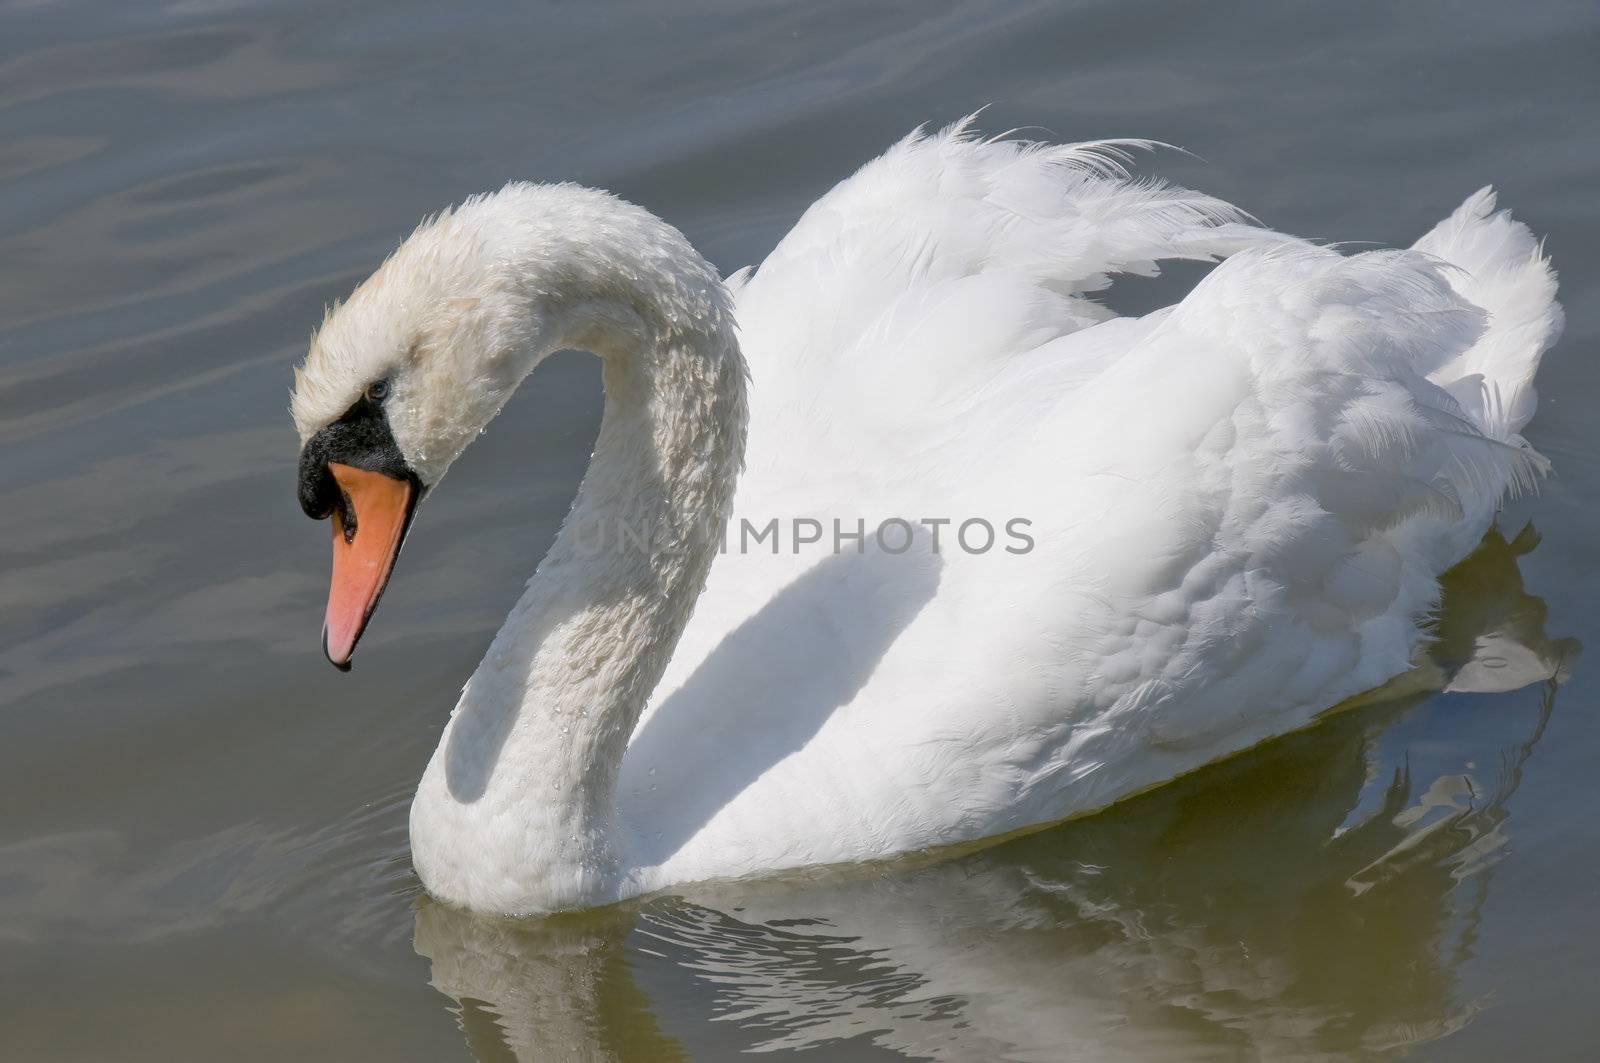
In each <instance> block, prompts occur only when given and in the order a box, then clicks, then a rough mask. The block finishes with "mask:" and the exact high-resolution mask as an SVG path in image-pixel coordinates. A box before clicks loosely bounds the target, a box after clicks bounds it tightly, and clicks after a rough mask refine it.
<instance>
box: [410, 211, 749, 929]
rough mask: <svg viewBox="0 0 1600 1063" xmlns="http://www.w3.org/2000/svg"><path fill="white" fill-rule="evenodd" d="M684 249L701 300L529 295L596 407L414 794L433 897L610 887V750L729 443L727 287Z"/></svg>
mask: <svg viewBox="0 0 1600 1063" xmlns="http://www.w3.org/2000/svg"><path fill="white" fill-rule="evenodd" d="M658 224H659V223H658ZM663 228H666V227H665V226H663ZM669 231H670V230H669ZM673 235H676V233H675V231H674V232H673ZM678 239H679V240H681V239H682V238H681V237H679V238H678ZM684 247H685V248H686V247H687V244H684ZM688 254H689V255H693V256H694V258H693V263H694V264H698V266H699V267H701V268H703V270H704V271H705V274H706V275H708V276H709V277H710V278H711V283H712V284H714V285H715V291H714V292H708V293H706V294H707V295H708V296H709V302H708V303H707V304H706V305H705V306H704V307H702V308H701V309H700V311H698V312H693V313H685V312H683V308H682V307H681V306H672V305H659V304H660V303H661V302H662V301H664V300H661V299H656V300H655V301H654V302H652V299H651V296H650V293H649V291H645V292H641V291H640V289H639V287H634V288H633V289H632V290H630V291H628V292H626V294H624V295H622V296H620V297H619V296H614V295H613V296H609V297H594V296H593V295H592V294H591V293H583V295H582V296H581V297H574V296H573V294H572V293H566V294H565V295H563V296H561V297H559V298H554V299H552V298H551V297H548V296H547V297H545V305H546V307H547V310H546V313H547V314H548V318H547V320H549V321H557V322H559V325H557V326H556V327H555V334H554V335H547V336H546V339H545V345H547V346H548V347H550V348H557V347H564V346H584V347H587V348H589V349H591V350H593V351H594V352H595V353H597V354H599V355H600V356H601V358H602V361H603V367H604V368H603V379H604V385H605V394H606V400H605V414H604V417H603V419H602V421H601V426H600V433H599V437H598V439H597V440H596V443H595V448H594V454H593V457H592V459H591V461H590V465H589V469H588V472H587V473H586V474H585V476H584V479H583V483H582V485H581V487H580V488H579V491H578V497H577V501H576V502H575V504H574V505H573V508H572V510H571V512H570V513H569V514H568V516H567V519H566V520H565V522H564V523H563V524H562V527H561V530H560V532H559V534H558V535H557V537H556V540H555V543H554V545H553V546H552V547H551V549H550V551H549V553H548V554H547V555H546V556H545V558H544V560H543V561H542V562H541V563H540V565H539V568H538V571H537V572H536V573H535V575H534V577H533V579H532V580H531V581H530V582H529V584H528V588H527V590H526V592H524V594H523V595H522V597H521V599H520V600H519V601H518V602H517V604H516V606H515V608H514V609H513V610H512V612H511V615H510V617H509V618H508V619H507V620H506V623H505V625H504V627H502V628H501V630H500V632H499V634H498V635H496V637H495V639H494V642H493V643H492V645H491V646H490V648H489V652H488V654H487V656H486V657H485V658H484V660H483V662H482V664H480V665H479V667H478V669H477V671H476V672H475V673H474V674H473V676H472V679H471V680H470V681H469V682H468V684H467V686H466V688H465V690H464V691H463V692H462V696H461V701H460V703H459V704H458V706H457V708H456V710H455V712H454V714H453V715H452V718H451V721H450V723H449V725H448V726H447V728H446V730H445V734H444V736H443V737H442V739H441V742H440V746H439V749H438V750H437V751H436V752H435V754H434V758H433V761H432V763H430V765H429V768H428V772H427V774H426V776H425V777H424V780H423V784H422V787H421V788H420V789H419V792H418V796H417V801H416V804H415V805H414V806H413V814H412V836H413V857H414V859H415V860H416V861H417V866H418V870H419V872H422V874H423V878H424V880H425V881H427V883H428V885H429V888H430V889H431V890H433V892H434V893H435V894H436V895H439V896H441V897H442V899H444V900H447V901H454V902H456V903H462V904H465V905H467V906H469V907H472V908H474V909H477V910H498V911H502V912H506V913H512V914H520V913H524V912H528V911H533V910H551V909H558V908H566V907H574V906H579V905H592V904H595V903H598V902H603V901H605V900H608V899H612V894H613V893H614V891H615V890H616V888H617V882H618V878H619V871H620V869H619V866H618V864H619V854H618V853H617V851H616V849H615V847H614V839H615V838H616V837H617V836H618V832H617V830H616V824H615V822H614V820H615V816H616V803H615V791H616V782H617V775H618V772H619V770H620V767H621V763H622V757H623V754H624V752H625V751H626V749H627V744H628V740H629V738H630V736H631V735H632V732H633V729H634V725H635V724H636V723H637V722H638V719H639V715H640V713H641V712H642V711H643V710H644V707H645V704H646V702H647V700H648V699H649V696H650V694H651V691H652V690H654V688H655V686H656V684H657V682H658V681H659V680H660V678H661V675H662V672H663V671H664V670H665V668H666V666H667V663H668V661H669V659H670V657H671V655H672V652H673V649H674V648H675V647H676V645H677V642H678V638H679V636H680V635H681V634H682V632H683V629H684V626H685V624H686V623H687V621H688V618H689V615H690V612H691V611H692V609H693V606H694V602H695V599H696V598H697V597H698V596H699V594H700V591H701V589H702V588H703V586H704V583H705V578H706V574H707V571H708V570H709V568H710V565H711V561H712V559H713V558H714V556H715V555H716V552H717V550H718V546H719V544H720V541H721V534H722V527H723V522H724V520H725V519H726V516H727V514H728V512H729V509H730V507H731V504H732V498H733V490H734V484H735V480H736V478H737V474H738V470H739V466H740V463H741V461H742V458H743V450H744V436H745V421H746V406H745V403H746V394H745V366H744V361H743V358H742V356H741V355H740V352H739V348H738V344H737V341H736V340H735V339H734V333H733V325H732V320H731V314H729V312H728V308H727V306H726V300H727V295H726V293H725V291H724V290H723V289H722V288H721V285H720V283H718V282H716V280H715V274H714V273H711V271H710V267H709V266H705V265H704V263H703V261H702V260H700V258H699V256H698V255H695V254H694V252H693V251H692V250H691V251H688ZM657 264H658V265H659V263H657ZM613 268H614V269H615V270H616V271H618V273H619V274H622V275H628V276H637V275H638V274H639V273H640V272H641V271H642V269H643V267H642V265H641V264H640V263H636V262H628V261H617V262H614V263H613ZM651 287H652V288H653V289H656V290H659V289H660V288H661V287H662V286H660V285H654V286H651ZM679 288H680V289H681V286H679ZM668 290H669V291H670V290H672V286H668Z"/></svg>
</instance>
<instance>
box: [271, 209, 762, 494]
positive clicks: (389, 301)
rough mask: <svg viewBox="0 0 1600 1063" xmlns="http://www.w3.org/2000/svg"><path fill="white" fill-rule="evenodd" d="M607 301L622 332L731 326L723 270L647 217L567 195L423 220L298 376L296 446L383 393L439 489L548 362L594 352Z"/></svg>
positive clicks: (335, 316) (410, 451) (406, 441)
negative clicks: (596, 321) (586, 326)
mask: <svg viewBox="0 0 1600 1063" xmlns="http://www.w3.org/2000/svg"><path fill="white" fill-rule="evenodd" d="M599 304H605V305H606V306H608V307H610V308H611V312H613V313H620V314H621V315H622V316H623V317H624V318H629V319H630V320H622V319H620V318H619V319H617V320H612V321H610V324H611V325H612V326H614V327H617V328H623V329H628V328H630V327H633V326H638V327H639V328H647V329H650V330H652V331H666V332H671V331H674V330H680V331H681V330H685V329H688V330H714V329H717V328H720V327H723V326H724V325H726V324H727V323H730V322H731V320H732V316H731V304H730V303H729V297H728V295H727V292H726V290H725V289H724V288H723V287H722V284H721V283H720V281H719V279H718V278H717V276H716V273H715V271H714V270H713V269H712V268H711V267H710V266H709V265H707V264H706V263H705V261H704V259H702V258H700V256H699V255H698V254H696V253H695V252H694V249H693V248H692V247H691V246H690V245H689V243H688V241H687V240H686V239H685V238H684V237H683V235H682V234H681V233H679V232H678V231H677V230H676V229H674V228H672V227H671V226H670V225H667V224H666V223H665V222H662V221H661V220H660V219H658V218H656V217H654V216H653V215H651V214H650V213H649V212H648V211H645V210H643V209H641V208H639V207H636V206H634V205H633V204H631V203H627V202H625V201H623V200H620V199H617V198H616V197H615V196H612V195H611V194H610V193H608V192H603V191H600V190H597V189H592V188H584V187H582V186H579V185H573V184H558V185H539V184H529V183H525V182H513V183H512V184H509V185H507V186H506V187H505V188H503V189H501V190H500V191H498V192H493V193H489V194H487V195H482V196H474V197H472V198H471V199H468V200H467V201H466V202H464V203H462V204H461V205H460V206H459V207H456V208H455V209H453V210H448V211H445V212H444V213H442V214H440V215H438V216H437V217H434V218H431V219H428V220H426V221H424V222H423V223H422V224H421V225H420V226H418V227H417V229H416V231H415V232H413V233H412V234H411V235H410V236H409V237H408V238H407V239H406V240H405V241H404V242H403V243H402V244H401V245H400V247H399V248H398V249H396V251H395V252H394V254H392V255H390V256H389V258H388V259H387V260H386V261H385V262H384V263H383V265H381V266H380V267H379V268H378V269H377V271H376V272H374V273H373V274H372V276H371V277H368V278H367V279H366V280H365V281H363V282H362V283H361V284H360V285H359V286H358V287H357V288H356V290H355V291H354V292H353V293H352V294H351V295H350V298H349V299H347V300H345V302H343V303H342V304H339V305H336V306H334V307H332V308H331V309H330V310H329V311H328V313H327V316H326V317H325V318H324V320H323V322H322V326H321V328H319V329H318V330H317V331H316V333H315V334H314V335H313V336H312V337H311V343H310V349H309V351H308V352H307V355H306V359H305V362H304V363H303V364H302V365H301V366H300V367H299V368H297V369H296V370H295V383H294V391H293V398H292V401H291V404H290V409H291V412H292V414H293V416H294V422H295V427H296V429H297V430H298V431H299V434H300V442H301V446H302V448H303V447H305V445H306V444H307V443H308V442H310V441H311V440H312V439H313V438H314V437H315V436H316V434H317V433H318V432H320V431H323V430H324V429H326V428H327V427H328V426H329V425H332V424H335V423H336V422H338V421H339V420H340V418H342V417H345V416H347V415H348V414H349V413H350V411H351V410H352V408H353V407H354V406H355V405H356V404H358V403H359V402H361V401H362V396H363V394H365V392H366V389H368V388H369V387H371V386H372V385H373V384H375V383H378V382H380V381H382V382H384V384H385V386H386V389H387V392H388V395H387V398H386V401H385V404H384V412H385V414H386V416H387V418H388V422H389V427H390V429H391V430H392V432H393V436H394V441H395V443H396V444H398V446H399V449H400V451H401V453H402V454H404V456H405V458H406V460H407V461H408V463H409V464H410V466H411V467H412V468H413V469H414V470H415V471H416V472H417V474H418V475H419V476H420V477H421V479H422V482H423V483H424V484H427V485H431V484H433V483H435V482H437V480H438V479H439V478H440V477H442V476H443V475H444V472H445V470H446V469H447V468H448V467H449V465H450V463H451V462H453V461H454V460H455V459H456V457H458V456H459V455H460V453H461V451H462V450H464V449H465V448H466V446H467V444H468V443H470V442H471V441H472V439H474V438H476V436H477V434H478V432H479V431H480V430H481V429H482V428H483V427H484V426H485V425H487V424H488V423H489V421H490V420H492V419H493V417H494V415H495V414H496V413H498V412H499V410H500V407H501V406H502V405H503V404H504V403H505V401H506V399H507V398H509V396H510V394H511V392H512V391H513V390H514V389H515V388H516V385H517V383H518V382H520V381H521V379H522V378H523V377H524V376H526V375H527V374H528V372H529V371H531V369H532V368H533V366H534V365H535V364H536V363H537V362H538V361H539V360H540V359H541V358H543V357H544V356H545V355H546V354H548V353H550V352H551V351H552V350H556V349H559V348H560V347H562V346H569V345H570V346H590V347H591V349H593V345H591V344H590V343H589V341H590V340H593V339H595V337H594V336H593V335H591V334H589V333H587V332H585V331H584V330H583V328H582V324H583V322H584V321H586V320H588V319H589V318H592V317H593V316H594V314H595V313H596V312H597V310H596V308H597V306H598V305H599ZM629 308H631V311H630V309H629ZM633 311H636V312H637V314H638V317H637V318H633V317H632V312H633ZM597 353H602V352H599V351H597Z"/></svg>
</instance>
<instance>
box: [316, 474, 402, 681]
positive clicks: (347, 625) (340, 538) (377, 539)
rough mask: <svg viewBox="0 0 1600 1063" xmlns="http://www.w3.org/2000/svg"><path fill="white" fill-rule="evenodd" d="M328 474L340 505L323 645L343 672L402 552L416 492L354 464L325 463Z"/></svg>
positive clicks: (336, 508)
mask: <svg viewBox="0 0 1600 1063" xmlns="http://www.w3.org/2000/svg"><path fill="white" fill-rule="evenodd" d="M328 472H330V473H331V474H332V475H333V478H334V480H335V481H336V482H337V483H338V485H339V491H340V494H341V495H342V496H343V502H344V504H343V505H342V506H339V507H335V509H334V511H333V580H332V582H331V583H330V584H329V587H328V614H327V619H326V620H325V621H324V623H323V625H322V649H323V652H324V653H326V654H327V655H328V660H329V661H330V662H332V664H333V666H334V667H335V668H338V669H339V670H340V671H346V672H347V671H349V670H350V658H351V656H352V655H353V654H354V653H355V652H356V643H357V642H358V641H359V640H360V638H361V633H362V632H363V631H365V630H366V628H367V621H368V620H370V619H372V611H373V610H374V609H376V608H377V607H378V599H379V598H381V597H382V596H383V588H384V587H385V586H386V585H387V584H388V582H389V573H390V572H392V571H393V570H394V559H395V558H396V557H398V556H400V544H401V543H403V542H404V541H405V537H406V530H407V528H408V527H409V526H410V524H411V512H412V510H413V509H414V508H415V507H416V502H417V499H416V494H417V492H416V488H415V487H414V486H413V485H412V484H411V483H410V482H409V481H406V480H397V479H395V478H394V477H393V476H386V475H384V474H383V473H381V472H368V471H367V470H366V469H358V468H356V467H354V466H353V465H341V464H339V463H337V462H329V463H328Z"/></svg>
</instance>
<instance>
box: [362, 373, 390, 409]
mask: <svg viewBox="0 0 1600 1063" xmlns="http://www.w3.org/2000/svg"><path fill="white" fill-rule="evenodd" d="M362 394H363V395H365V396H366V399H367V401H368V402H370V403H372V404H373V405H374V406H381V405H383V400H384V399H386V398H388V397H389V381H388V380H387V379H383V380H374V381H373V382H372V383H370V384H368V385H367V390H366V391H364V392H362Z"/></svg>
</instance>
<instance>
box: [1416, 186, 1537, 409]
mask: <svg viewBox="0 0 1600 1063" xmlns="http://www.w3.org/2000/svg"><path fill="white" fill-rule="evenodd" d="M1415 248H1416V250H1418V251H1423V252H1426V253H1427V254H1429V255H1432V256H1433V257H1435V258H1438V259H1441V260H1443V261H1444V262H1446V263H1448V264H1449V265H1451V266H1453V267H1455V268H1454V269H1450V270H1447V271H1446V279H1447V280H1448V281H1449V283H1450V285H1451V287H1453V288H1454V289H1455V290H1456V292H1457V293H1458V294H1459V295H1460V296H1461V297H1462V298H1463V299H1465V300H1467V301H1468V302H1469V303H1471V304H1473V305H1474V306H1476V307H1478V308H1479V309H1481V310H1483V311H1484V312H1485V314H1486V315H1487V321H1486V322H1485V327H1484V330H1483V333H1482V335H1481V336H1480V337H1479V338H1478V340H1477V342H1475V343H1474V344H1473V345H1472V346H1471V347H1469V348H1467V350H1465V351H1463V352H1462V353H1461V354H1460V355H1458V356H1457V357H1455V358H1452V359H1451V360H1450V361H1449V362H1447V363H1446V364H1444V365H1442V366H1440V367H1439V368H1438V369H1437V370H1435V371H1434V372H1433V373H1430V374H1429V378H1430V379H1431V380H1432V381H1433V382H1434V383H1436V384H1438V385H1439V386H1441V387H1443V388H1445V389H1446V390H1447V391H1449V392H1450V393H1451V395H1452V396H1453V397H1454V398H1455V399H1456V401H1457V402H1459V403H1460V404H1461V405H1462V407H1463V409H1464V410H1465V411H1466V412H1467V413H1468V414H1469V415H1470V416H1471V417H1472V418H1473V419H1474V420H1475V421H1476V422H1477V426H1478V428H1479V429H1480V430H1481V431H1482V432H1483V433H1484V434H1485V435H1487V436H1489V437H1490V438H1491V439H1497V440H1508V439H1510V438H1511V437H1512V436H1514V435H1515V434H1516V433H1517V432H1520V431H1521V430H1522V427H1523V425H1525V424H1527V423H1528V421H1529V420H1530V419H1531V418H1532V417H1533V411H1534V407H1535V405H1536V404H1537V395H1536V393H1535V391H1534V386H1533V377H1534V373H1535V372H1537V371H1538V368H1539V359H1540V357H1541V356H1542V355H1543V354H1544V352H1545V351H1546V350H1548V349H1549V347H1550V345H1551V344H1552V343H1554V342H1555V341H1556V337H1557V336H1559V335H1560V334H1561V324H1562V313H1561V304H1559V303H1557V302H1556V275H1555V271H1554V270H1553V269H1551V268H1550V261H1549V259H1547V258H1545V256H1544V249H1543V248H1542V247H1541V246H1540V243H1539V241H1538V240H1536V239H1534V236H1533V233H1532V232H1530V231H1529V230H1528V227H1527V226H1526V225H1524V224H1522V223H1521V222H1519V221H1516V220H1515V219H1513V218H1512V217H1511V212H1510V211H1505V210H1502V211H1496V210H1495V193H1494V189H1492V188H1484V189H1482V190H1480V191H1478V192H1476V193H1474V194H1473V195H1471V196H1469V197H1467V201H1466V202H1465V203H1463V204H1461V206H1459V207H1457V208H1456V210H1455V212H1454V213H1453V214H1451V215H1450V216H1449V217H1448V218H1446V219H1445V220H1444V221H1441V222H1440V223H1439V224H1438V225H1436V226H1434V228H1433V231H1431V232H1429V233H1428V234H1427V235H1426V236H1424V237H1423V238H1422V239H1420V240H1418V241H1417V242H1416V244H1415Z"/></svg>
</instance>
